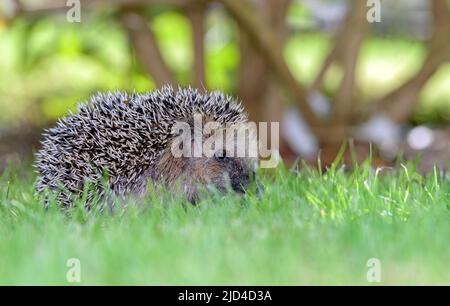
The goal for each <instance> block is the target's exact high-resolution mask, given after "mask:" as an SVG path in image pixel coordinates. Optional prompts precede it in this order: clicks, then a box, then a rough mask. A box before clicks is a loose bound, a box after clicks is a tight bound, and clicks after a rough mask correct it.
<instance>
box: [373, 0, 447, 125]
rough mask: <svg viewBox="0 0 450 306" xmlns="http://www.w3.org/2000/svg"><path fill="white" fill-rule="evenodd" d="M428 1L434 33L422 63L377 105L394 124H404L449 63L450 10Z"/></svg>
mask: <svg viewBox="0 0 450 306" xmlns="http://www.w3.org/2000/svg"><path fill="white" fill-rule="evenodd" d="M430 1H431V5H432V14H433V24H434V30H433V31H434V32H433V35H432V37H431V39H430V42H429V52H428V55H427V58H426V59H425V62H424V64H423V65H422V67H421V68H420V70H419V72H418V73H417V74H416V75H414V76H413V77H412V78H411V79H410V80H409V81H407V82H406V83H404V84H403V85H402V86H400V87H399V88H397V89H396V90H394V91H393V92H391V93H389V94H388V95H386V96H385V97H384V98H382V99H381V100H380V101H379V102H377V104H376V107H377V108H380V109H381V110H382V111H383V112H384V113H385V114H387V115H388V116H389V117H390V118H391V119H392V120H394V121H396V122H403V121H405V120H407V119H408V118H409V117H410V116H411V114H412V113H413V111H414V107H415V106H416V105H417V103H418V101H419V96H420V93H421V91H422V89H423V87H424V86H425V85H426V83H427V82H428V80H429V79H430V78H431V77H432V76H433V75H434V74H435V73H436V71H437V70H438V69H439V67H440V66H441V65H442V64H444V63H445V62H448V61H450V9H449V6H448V3H447V2H446V0H430Z"/></svg>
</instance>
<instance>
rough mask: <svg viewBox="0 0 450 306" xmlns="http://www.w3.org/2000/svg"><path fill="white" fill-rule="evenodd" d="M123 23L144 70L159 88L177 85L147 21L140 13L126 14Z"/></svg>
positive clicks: (123, 16)
mask: <svg viewBox="0 0 450 306" xmlns="http://www.w3.org/2000/svg"><path fill="white" fill-rule="evenodd" d="M122 22H123V24H124V26H125V28H126V29H127V31H128V34H129V38H130V43H131V44H132V46H133V47H134V50H135V51H136V54H137V56H138V58H139V59H140V61H141V62H142V64H143V66H144V68H145V69H146V70H147V71H148V73H149V74H150V75H151V76H152V78H153V80H154V81H155V83H156V85H157V86H162V85H165V84H171V85H173V86H175V85H176V82H175V79H174V77H173V76H172V73H171V71H170V69H169V68H168V67H167V65H166V63H165V62H164V59H163V57H162V55H161V52H160V50H159V47H158V45H157V43H156V40H155V37H154V35H153V32H152V31H151V29H150V28H149V27H148V25H147V22H146V20H145V19H144V18H143V17H142V16H141V15H140V14H138V13H135V12H132V11H130V12H128V11H126V12H124V13H123V14H122Z"/></svg>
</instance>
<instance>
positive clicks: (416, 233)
mask: <svg viewBox="0 0 450 306" xmlns="http://www.w3.org/2000/svg"><path fill="white" fill-rule="evenodd" d="M25 173H31V170H30V171H25ZM33 179H34V178H33V177H32V175H30V174H29V175H23V174H16V173H15V172H14V171H6V172H4V173H3V175H2V176H1V179H0V199H1V204H0V283H1V284H63V285H66V284H71V283H69V282H68V281H67V279H66V273H67V272H68V270H69V269H70V267H68V266H67V265H66V264H67V261H68V260H69V259H71V258H76V259H78V260H79V263H80V267H81V275H80V278H81V282H80V283H81V284H179V285H186V284H223V285H227V284H244V285H245V284H261V285H272V284H274V285H278V284H284V285H298V284H361V285H370V284H373V283H369V282H368V281H367V277H366V275H367V272H368V271H369V269H370V267H368V266H367V262H368V260H369V259H371V258H376V259H377V260H379V263H380V266H379V267H380V270H379V271H381V284H450V264H449V259H450V243H449V237H450V201H449V196H450V180H449V177H448V175H447V176H444V175H442V174H439V173H438V172H437V171H436V172H434V173H431V174H429V175H427V176H422V175H419V174H418V173H417V172H416V171H415V170H414V166H413V165H408V166H402V165H399V166H398V168H396V169H384V170H378V171H376V170H372V169H371V168H370V167H369V166H368V165H365V166H362V167H359V168H357V169H355V170H353V171H351V172H347V171H344V168H343V167H336V168H332V169H330V170H329V171H328V172H326V173H320V172H319V171H316V170H311V169H307V168H303V169H302V170H301V171H298V172H297V171H293V170H287V169H285V168H284V167H280V168H279V169H277V170H276V172H275V174H273V175H272V176H271V177H270V178H267V179H265V182H264V184H265V186H266V187H265V192H264V193H263V194H262V195H260V196H259V197H258V196H256V195H248V196H246V197H244V198H237V197H235V196H226V197H222V198H221V197H219V196H213V197H211V198H209V199H207V200H204V201H203V202H201V203H200V204H199V205H197V206H191V205H185V204H183V203H180V201H179V200H175V199H172V200H171V199H170V197H169V196H167V197H163V198H157V197H156V196H153V197H149V199H147V200H146V201H145V203H140V204H139V205H132V204H130V205H128V206H127V207H122V208H119V209H118V210H117V211H116V212H115V213H114V214H110V213H99V212H96V211H95V210H93V211H91V212H86V211H84V210H83V209H81V208H80V209H78V208H74V209H72V210H70V211H67V212H62V211H61V210H60V209H58V208H56V207H54V206H51V207H50V208H49V209H48V210H45V209H44V208H43V207H42V205H41V204H40V203H38V202H37V200H36V199H35V198H34V196H33Z"/></svg>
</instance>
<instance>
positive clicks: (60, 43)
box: [0, 0, 450, 172]
mask: <svg viewBox="0 0 450 306" xmlns="http://www.w3.org/2000/svg"><path fill="white" fill-rule="evenodd" d="M378 3H379V4H380V7H379V10H378V11H377V5H378ZM368 4H369V6H368ZM78 8H80V9H81V11H80V12H79V13H78ZM371 9H372V10H371ZM376 14H379V16H378V17H379V18H380V20H378V21H379V22H377V20H376V17H377V15H376ZM368 15H369V17H370V18H372V17H373V18H375V19H370V18H369V19H370V20H371V21H373V22H368V18H367V17H368ZM449 61H450V11H449V1H447V0H395V1H392V0H391V1H388V0H385V1H363V0H353V1H351V0H349V1H345V0H216V1H212V0H211V1H207V0H197V1H196V0H90V1H88V0H86V1H83V0H81V1H76V0H69V1H66V0H62V1H60V0H0V170H1V169H4V168H5V167H7V166H8V165H11V164H13V165H18V166H21V165H26V164H27V165H29V162H30V161H31V160H32V154H33V152H35V151H36V149H37V148H38V147H39V140H40V138H41V136H40V135H41V133H42V130H43V129H44V128H47V127H49V126H51V125H53V124H54V123H55V122H56V120H57V118H59V117H61V116H63V115H65V114H67V112H68V111H69V110H75V109H76V104H77V103H78V102H80V101H85V100H86V99H87V98H88V97H89V96H90V95H91V94H94V93H96V92H97V91H107V90H127V91H137V92H144V91H149V90H152V89H155V88H157V87H159V86H161V85H163V84H166V83H169V84H172V85H175V86H177V85H178V84H179V85H181V86H188V85H192V86H194V87H198V88H202V89H203V88H204V89H208V90H213V89H218V90H221V91H224V92H227V93H229V94H232V95H234V96H237V97H238V98H239V99H240V100H241V101H242V102H243V104H244V105H245V107H246V109H247V111H248V112H249V114H250V118H251V119H252V120H254V121H258V122H259V121H266V122H273V121H276V122H280V133H281V140H280V154H281V156H282V157H283V158H284V160H285V161H286V163H288V164H292V163H293V162H294V161H296V160H297V159H299V158H301V159H304V160H306V161H307V162H309V163H311V164H314V165H317V164H318V162H317V161H318V158H319V156H320V166H321V167H326V166H327V165H329V164H330V163H331V162H332V161H333V160H334V159H335V158H336V156H338V155H340V154H339V150H340V148H343V146H342V144H343V143H345V144H346V146H347V148H348V150H346V151H345V152H344V153H343V158H344V159H345V160H346V161H347V162H349V163H350V162H353V161H363V160H364V159H366V158H367V157H368V156H369V155H371V156H372V157H373V159H374V163H375V164H376V165H379V166H383V165H384V166H389V165H394V164H395V162H396V161H398V159H399V158H401V159H410V160H416V161H417V162H418V166H419V169H420V170H421V171H423V172H427V171H430V170H432V169H433V166H434V165H437V166H438V167H439V168H440V169H448V167H449V163H450V154H449V153H450V124H449V122H450V64H449ZM346 140H347V141H346Z"/></svg>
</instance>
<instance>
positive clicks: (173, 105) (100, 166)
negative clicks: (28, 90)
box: [35, 86, 257, 208]
mask: <svg viewBox="0 0 450 306" xmlns="http://www.w3.org/2000/svg"><path fill="white" fill-rule="evenodd" d="M196 115H199V116H201V118H202V123H205V122H213V123H215V125H214V126H215V129H217V130H219V129H222V131H224V130H226V129H228V128H229V127H230V126H232V125H239V124H245V123H247V122H248V116H247V114H246V113H245V111H244V109H243V107H242V105H241V103H239V102H237V101H236V100H235V99H233V98H232V97H230V96H228V95H225V94H223V93H221V92H219V91H215V92H206V91H204V92H199V90H197V89H193V88H191V87H189V88H178V90H174V89H173V88H172V87H170V86H164V87H162V88H161V89H159V90H155V91H153V92H148V93H140V94H137V93H124V92H119V91H117V92H107V93H105V94H101V93H98V94H97V95H95V96H93V97H91V98H90V100H89V101H88V102H84V103H80V104H79V105H78V108H77V111H76V112H74V113H72V112H69V115H68V116H67V117H64V118H62V119H59V120H58V121H57V123H56V126H55V127H53V128H50V129H47V130H45V131H44V134H43V140H42V141H41V149H40V150H39V151H38V152H37V153H36V162H35V168H36V170H37V173H38V177H37V181H36V190H37V193H38V194H39V195H44V194H45V195H46V196H45V198H46V203H47V204H48V198H49V196H52V197H54V199H56V201H57V202H58V203H60V204H61V205H62V206H64V207H70V206H72V205H73V203H74V200H75V199H77V198H81V197H84V196H86V198H85V206H86V207H87V208H89V207H90V204H91V203H92V200H93V198H94V196H98V197H99V198H104V197H106V195H107V194H112V195H113V197H128V196H139V197H141V196H145V195H146V194H147V193H148V191H149V189H150V186H149V184H151V185H152V186H163V187H165V188H167V189H169V190H170V189H173V190H174V192H179V193H181V194H182V196H183V197H186V198H187V200H188V201H190V202H191V203H196V202H197V201H198V199H199V190H200V189H201V188H203V187H207V188H209V187H210V186H211V187H213V188H214V189H217V190H219V191H220V192H229V191H232V192H236V193H239V194H243V193H245V191H246V189H247V188H248V187H249V185H250V184H251V182H252V181H254V177H255V170H256V165H257V158H255V157H251V156H243V157H235V155H234V154H233V152H231V153H230V152H229V151H228V148H227V147H225V146H223V147H219V146H217V148H215V147H214V148H213V149H215V150H216V151H214V152H213V154H212V155H210V156H206V155H204V154H203V155H200V156H192V155H181V156H176V155H174V154H173V147H174V145H175V140H177V139H178V141H179V138H180V131H177V130H176V129H174V126H175V125H176V124H177V123H180V122H181V123H184V124H186V125H187V126H188V127H189V128H190V129H191V131H195V126H194V117H195V116H196ZM202 133H203V132H202ZM200 141H201V143H202V142H204V141H205V135H203V134H201V137H200ZM186 143H187V145H186V144H185V143H182V145H180V146H179V147H180V148H181V149H182V152H185V149H186V148H187V147H188V146H189V144H191V146H195V143H196V141H195V139H194V138H192V139H191V142H186ZM183 146H185V148H183ZM231 151H232V150H231ZM86 185H89V186H90V188H89V189H88V190H89V191H88V192H87V195H86ZM175 186H177V187H175ZM175 189H176V190H175ZM83 199H84V198H83Z"/></svg>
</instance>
